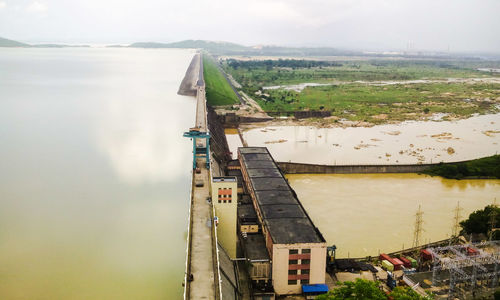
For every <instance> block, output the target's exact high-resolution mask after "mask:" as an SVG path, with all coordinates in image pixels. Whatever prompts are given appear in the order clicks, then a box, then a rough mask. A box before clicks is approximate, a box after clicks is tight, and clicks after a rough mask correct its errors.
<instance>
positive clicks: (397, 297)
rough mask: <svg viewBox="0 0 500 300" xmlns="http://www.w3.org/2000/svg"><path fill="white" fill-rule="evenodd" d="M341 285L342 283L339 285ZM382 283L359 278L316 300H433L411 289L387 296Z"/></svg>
mask: <svg viewBox="0 0 500 300" xmlns="http://www.w3.org/2000/svg"><path fill="white" fill-rule="evenodd" d="M339 284H340V283H339ZM379 285H380V282H378V281H369V280H365V279H360V278H357V279H356V281H354V282H352V281H346V282H344V283H342V284H341V285H340V287H339V288H336V289H334V290H332V291H330V292H329V293H328V294H323V295H320V296H318V297H316V300H341V299H347V300H365V299H375V300H387V299H388V298H389V299H393V300H431V299H432V298H431V297H424V296H421V295H419V294H418V293H417V292H415V291H414V290H412V289H411V288H409V287H396V288H395V289H394V290H392V292H391V293H390V294H389V295H386V294H385V293H384V292H383V291H382V290H381V289H380V288H379Z"/></svg>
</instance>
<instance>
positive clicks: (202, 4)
mask: <svg viewBox="0 0 500 300" xmlns="http://www.w3.org/2000/svg"><path fill="white" fill-rule="evenodd" d="M0 36H2V37H6V38H11V39H15V40H20V41H25V42H67V43H130V42H135V41H160V42H170V41H178V40H183V39H206V40H219V41H231V42H236V43H241V44H245V45H255V44H273V45H292V46H307V45H310V46H333V47H339V48H351V49H366V50H370V49H371V50H382V49H393V50H398V49H399V50H405V49H407V47H408V46H409V45H410V47H411V48H412V49H414V50H441V51H447V50H448V47H450V50H451V51H452V52H457V51H484V52H495V53H499V52H500V0H414V1H407V0H286V1H285V0H178V1H172V0H0Z"/></svg>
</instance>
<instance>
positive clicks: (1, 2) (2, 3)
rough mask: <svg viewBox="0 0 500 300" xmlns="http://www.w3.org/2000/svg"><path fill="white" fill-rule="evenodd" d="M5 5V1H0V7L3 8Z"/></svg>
mask: <svg viewBox="0 0 500 300" xmlns="http://www.w3.org/2000/svg"><path fill="white" fill-rule="evenodd" d="M6 6H7V3H5V2H3V1H0V9H2V8H5V7H6Z"/></svg>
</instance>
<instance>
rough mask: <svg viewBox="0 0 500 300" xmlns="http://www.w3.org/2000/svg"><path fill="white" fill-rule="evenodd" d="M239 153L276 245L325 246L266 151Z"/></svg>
mask: <svg viewBox="0 0 500 300" xmlns="http://www.w3.org/2000/svg"><path fill="white" fill-rule="evenodd" d="M238 152H239V153H238V154H239V157H241V163H242V166H241V167H242V169H243V168H244V169H245V170H246V173H247V174H248V177H249V179H250V183H251V186H252V189H253V191H254V193H255V198H256V200H257V204H258V207H259V210H260V212H261V213H262V218H263V223H264V224H265V226H266V228H267V229H268V231H269V233H270V235H271V238H272V240H273V242H274V243H275V244H296V243H324V242H325V239H324V238H323V236H322V235H321V233H320V232H319V230H318V229H317V228H316V227H315V226H314V224H313V222H312V221H311V219H310V218H309V216H308V215H307V212H306V211H305V210H304V208H303V207H302V204H301V203H300V201H299V199H298V198H297V195H296V194H295V192H294V191H293V189H292V188H291V187H290V185H289V184H288V182H287V181H286V180H285V177H284V176H283V174H282V173H281V171H280V169H279V168H278V166H277V164H276V162H275V161H274V159H273V158H272V156H271V154H270V153H269V151H268V150H267V148H266V147H241V148H238Z"/></svg>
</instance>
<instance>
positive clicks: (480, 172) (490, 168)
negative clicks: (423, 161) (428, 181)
mask: <svg viewBox="0 0 500 300" xmlns="http://www.w3.org/2000/svg"><path fill="white" fill-rule="evenodd" d="M423 173H424V174H428V175H433V176H441V177H445V178H450V179H462V178H478V177H479V178H484V177H488V178H498V179H500V155H493V156H489V157H484V158H480V159H475V160H471V161H468V162H463V163H454V164H439V165H437V166H435V167H432V168H430V169H428V170H426V171H424V172H423Z"/></svg>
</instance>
